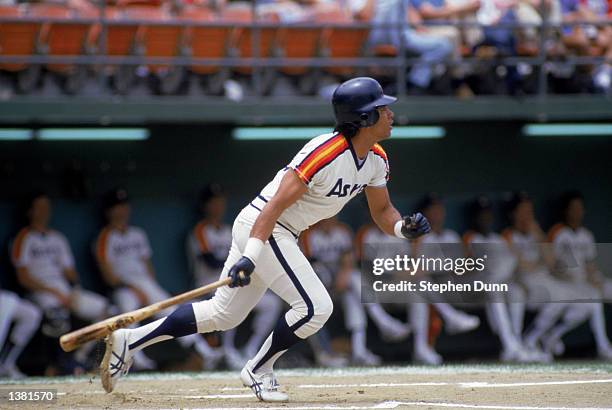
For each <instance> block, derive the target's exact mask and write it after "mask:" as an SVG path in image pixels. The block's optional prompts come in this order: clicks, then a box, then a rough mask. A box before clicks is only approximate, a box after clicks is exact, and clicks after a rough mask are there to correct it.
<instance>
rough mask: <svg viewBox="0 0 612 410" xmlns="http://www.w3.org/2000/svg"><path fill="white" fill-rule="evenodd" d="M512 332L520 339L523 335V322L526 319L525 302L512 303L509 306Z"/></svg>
mask: <svg viewBox="0 0 612 410" xmlns="http://www.w3.org/2000/svg"><path fill="white" fill-rule="evenodd" d="M508 305H509V306H508V308H509V313H510V321H511V323H512V332H513V333H514V334H515V335H516V336H517V337H520V336H521V334H522V333H523V321H524V319H525V304H524V303H523V302H512V303H509V304H508Z"/></svg>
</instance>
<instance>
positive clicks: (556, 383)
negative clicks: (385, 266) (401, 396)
mask: <svg viewBox="0 0 612 410" xmlns="http://www.w3.org/2000/svg"><path fill="white" fill-rule="evenodd" d="M601 383H612V379H593V380H560V381H549V382H519V383H490V382H458V383H448V382H415V383H345V384H299V385H297V386H296V387H297V388H299V389H337V388H359V387H372V388H376V387H391V388H393V387H427V386H458V387H461V388H470V389H474V388H476V389H479V388H498V387H528V386H563V385H572V384H601ZM245 389H246V388H245V387H222V388H220V389H219V391H221V392H231V391H245ZM201 390H202V389H181V388H178V389H176V390H175V391H177V392H198V391H201ZM157 392H158V391H157V390H149V389H147V390H129V391H124V392H123V391H122V393H127V394H148V393H157ZM57 394H58V396H64V395H66V394H67V393H66V392H58V393H57ZM75 394H85V395H87V394H106V393H105V392H103V391H101V390H91V391H79V392H77V393H75ZM232 396H234V395H231V394H212V395H201V396H200V395H198V396H194V397H202V398H208V399H217V398H218V399H226V398H239V397H251V395H250V394H243V395H235V396H237V397H232ZM180 397H185V398H190V397H191V396H180Z"/></svg>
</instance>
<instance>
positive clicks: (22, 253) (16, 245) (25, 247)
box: [11, 228, 30, 268]
mask: <svg viewBox="0 0 612 410" xmlns="http://www.w3.org/2000/svg"><path fill="white" fill-rule="evenodd" d="M11 260H12V262H13V265H14V266H15V267H16V268H23V267H26V266H28V264H29V263H30V240H29V237H28V229H27V228H24V229H22V230H21V231H19V233H18V234H17V236H16V237H15V240H14V241H13V244H12V248H11Z"/></svg>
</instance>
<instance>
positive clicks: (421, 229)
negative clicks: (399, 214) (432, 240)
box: [402, 212, 431, 239]
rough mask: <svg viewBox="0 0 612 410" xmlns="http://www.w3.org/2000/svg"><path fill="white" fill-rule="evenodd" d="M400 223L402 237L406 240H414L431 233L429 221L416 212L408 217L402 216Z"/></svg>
mask: <svg viewBox="0 0 612 410" xmlns="http://www.w3.org/2000/svg"><path fill="white" fill-rule="evenodd" d="M402 219H403V221H402V222H403V223H402V235H403V236H404V238H407V239H416V238H418V237H419V236H421V235H425V234H427V233H429V232H430V231H431V226H429V221H428V220H427V218H425V216H423V214H422V213H420V212H417V213H416V214H412V215H410V216H404V217H403V218H402Z"/></svg>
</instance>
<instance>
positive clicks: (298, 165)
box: [288, 134, 349, 187]
mask: <svg viewBox="0 0 612 410" xmlns="http://www.w3.org/2000/svg"><path fill="white" fill-rule="evenodd" d="M347 149H349V145H348V142H347V141H346V138H344V137H343V136H342V135H339V134H336V135H332V136H331V137H330V138H315V139H313V140H312V141H309V142H308V143H307V144H306V145H305V146H304V148H302V149H301V150H300V152H298V153H297V155H296V156H295V157H294V158H293V160H292V161H291V162H290V163H289V165H288V167H289V168H291V169H293V170H294V171H295V173H296V175H297V176H298V177H299V178H300V179H301V180H302V182H304V183H305V184H306V185H307V186H308V187H311V186H312V185H313V184H315V183H316V181H317V180H318V178H320V177H321V175H322V172H321V171H323V170H324V169H325V168H326V167H327V165H329V164H330V163H331V162H332V161H333V160H334V159H336V158H337V157H338V156H339V155H340V154H342V153H343V152H344V151H345V150H347Z"/></svg>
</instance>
